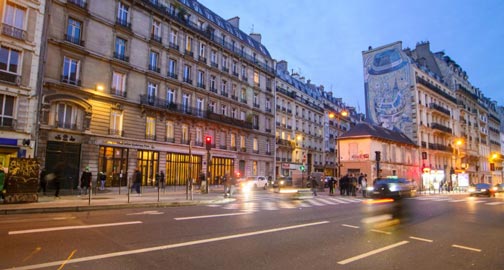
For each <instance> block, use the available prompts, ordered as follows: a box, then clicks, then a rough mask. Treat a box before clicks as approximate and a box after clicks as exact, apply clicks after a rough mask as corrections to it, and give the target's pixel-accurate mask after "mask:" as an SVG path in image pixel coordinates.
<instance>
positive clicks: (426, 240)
mask: <svg viewBox="0 0 504 270" xmlns="http://www.w3.org/2000/svg"><path fill="white" fill-rule="evenodd" d="M409 238H410V239H414V240H418V241H424V242H429V243H432V242H434V240H430V239H426V238H420V237H414V236H410V237H409Z"/></svg>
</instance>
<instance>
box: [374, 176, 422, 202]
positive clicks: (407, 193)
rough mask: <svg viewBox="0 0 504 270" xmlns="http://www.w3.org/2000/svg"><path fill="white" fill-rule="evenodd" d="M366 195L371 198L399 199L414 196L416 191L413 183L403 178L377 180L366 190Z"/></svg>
mask: <svg viewBox="0 0 504 270" xmlns="http://www.w3.org/2000/svg"><path fill="white" fill-rule="evenodd" d="M366 194H367V195H369V196H370V197H371V198H379V199H383V198H392V199H400V198H404V197H413V196H415V195H416V189H415V186H414V185H413V183H412V182H411V181H409V180H407V179H405V178H378V179H376V180H375V181H374V184H373V185H372V186H368V187H367V188H366Z"/></svg>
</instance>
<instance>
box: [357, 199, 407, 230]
mask: <svg viewBox="0 0 504 270" xmlns="http://www.w3.org/2000/svg"><path fill="white" fill-rule="evenodd" d="M363 204H364V206H363V208H362V211H363V218H362V220H361V222H362V224H363V226H365V227H368V228H370V229H383V228H395V227H397V226H399V225H404V224H407V223H409V222H410V221H411V219H412V211H411V205H410V204H411V200H404V199H392V198H382V199H369V200H366V201H363Z"/></svg>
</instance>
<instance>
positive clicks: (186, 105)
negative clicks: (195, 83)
mask: <svg viewBox="0 0 504 270" xmlns="http://www.w3.org/2000/svg"><path fill="white" fill-rule="evenodd" d="M190 109H191V95H189V94H184V95H183V96H182V110H183V111H184V112H189V111H190Z"/></svg>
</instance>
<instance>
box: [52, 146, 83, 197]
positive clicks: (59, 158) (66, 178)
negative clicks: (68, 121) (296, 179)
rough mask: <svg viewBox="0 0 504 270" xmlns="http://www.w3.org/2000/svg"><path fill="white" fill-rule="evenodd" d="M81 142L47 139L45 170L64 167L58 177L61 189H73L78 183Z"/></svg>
mask: <svg viewBox="0 0 504 270" xmlns="http://www.w3.org/2000/svg"><path fill="white" fill-rule="evenodd" d="M80 156H81V144H80V143H73V142H66V141H48V142H47V147H46V156H45V165H44V168H45V169H46V170H47V172H54V171H55V170H56V168H57V167H62V168H64V170H63V172H62V178H63V179H60V187H61V189H75V188H77V185H78V183H79V173H80V171H79V170H80V169H79V166H80ZM62 165H63V166H62Z"/></svg>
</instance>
